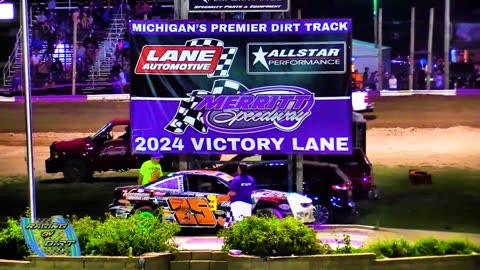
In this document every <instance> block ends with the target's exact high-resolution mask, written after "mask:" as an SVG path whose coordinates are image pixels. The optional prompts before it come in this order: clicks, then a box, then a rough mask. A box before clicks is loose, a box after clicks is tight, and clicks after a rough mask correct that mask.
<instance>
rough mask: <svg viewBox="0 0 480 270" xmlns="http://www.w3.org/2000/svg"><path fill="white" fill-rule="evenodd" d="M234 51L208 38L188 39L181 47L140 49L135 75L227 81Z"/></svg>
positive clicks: (169, 46)
mask: <svg viewBox="0 0 480 270" xmlns="http://www.w3.org/2000/svg"><path fill="white" fill-rule="evenodd" d="M237 50H238V48H229V47H224V44H223V41H221V40H218V39H212V38H198V39H192V40H189V41H187V42H186V43H185V45H147V46H144V47H143V48H142V52H141V53H140V56H139V58H138V62H137V65H136V66H135V73H136V74H158V75H207V76H208V77H228V72H229V71H230V67H231V66H232V64H233V60H234V58H235V55H236V53H237Z"/></svg>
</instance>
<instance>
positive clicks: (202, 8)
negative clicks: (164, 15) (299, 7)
mask: <svg viewBox="0 0 480 270" xmlns="http://www.w3.org/2000/svg"><path fill="white" fill-rule="evenodd" d="M286 11H290V0H189V4H188V12H191V13H196V12H202V13H205V12H286Z"/></svg>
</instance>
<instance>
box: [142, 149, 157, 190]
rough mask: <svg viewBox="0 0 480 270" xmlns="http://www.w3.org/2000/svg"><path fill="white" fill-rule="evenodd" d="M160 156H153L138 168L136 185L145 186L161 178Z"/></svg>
mask: <svg viewBox="0 0 480 270" xmlns="http://www.w3.org/2000/svg"><path fill="white" fill-rule="evenodd" d="M161 158H162V156H161V155H153V156H152V157H151V158H150V160H147V161H145V162H144V163H143V164H142V167H140V172H139V174H138V184H139V185H142V186H144V185H146V184H148V183H150V182H152V181H155V180H157V179H158V178H160V177H162V176H163V171H162V166H161V165H160V159H161Z"/></svg>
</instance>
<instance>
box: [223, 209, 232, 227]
mask: <svg viewBox="0 0 480 270" xmlns="http://www.w3.org/2000/svg"><path fill="white" fill-rule="evenodd" d="M233 221H234V220H233V215H232V211H225V223H224V224H223V227H224V228H229V227H230V226H232V225H233Z"/></svg>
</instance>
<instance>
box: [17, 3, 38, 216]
mask: <svg viewBox="0 0 480 270" xmlns="http://www.w3.org/2000/svg"><path fill="white" fill-rule="evenodd" d="M20 17H21V27H22V54H23V56H22V66H23V91H25V116H26V117H25V124H26V135H27V170H28V182H29V185H30V189H29V191H30V217H31V219H32V222H35V220H36V218H37V203H36V198H35V191H36V188H35V173H34V164H33V139H32V137H33V131H32V103H31V102H32V101H31V89H30V79H31V78H30V61H29V60H30V46H29V42H28V0H22V1H20Z"/></svg>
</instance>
